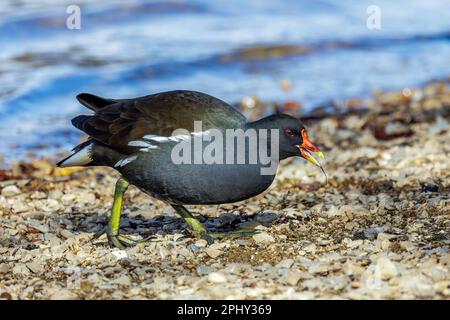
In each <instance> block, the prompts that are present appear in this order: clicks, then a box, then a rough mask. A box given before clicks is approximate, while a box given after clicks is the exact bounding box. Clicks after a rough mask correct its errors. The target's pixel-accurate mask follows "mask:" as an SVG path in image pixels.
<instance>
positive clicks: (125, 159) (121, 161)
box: [114, 156, 137, 168]
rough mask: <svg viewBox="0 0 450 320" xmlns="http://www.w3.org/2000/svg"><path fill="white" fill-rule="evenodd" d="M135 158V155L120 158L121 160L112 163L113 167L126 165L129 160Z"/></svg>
mask: <svg viewBox="0 0 450 320" xmlns="http://www.w3.org/2000/svg"><path fill="white" fill-rule="evenodd" d="M136 159H137V156H131V157H128V158H124V159H121V160H119V161H117V163H116V164H115V165H114V168H117V167H123V166H126V165H127V164H129V163H130V162H133V161H134V160H136Z"/></svg>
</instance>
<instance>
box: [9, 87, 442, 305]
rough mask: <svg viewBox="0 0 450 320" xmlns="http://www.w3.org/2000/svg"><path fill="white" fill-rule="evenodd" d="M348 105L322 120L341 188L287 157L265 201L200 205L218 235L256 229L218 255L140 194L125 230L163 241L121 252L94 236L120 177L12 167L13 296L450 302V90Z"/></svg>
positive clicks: (332, 173)
mask: <svg viewBox="0 0 450 320" xmlns="http://www.w3.org/2000/svg"><path fill="white" fill-rule="evenodd" d="M348 105H350V106H351V107H353V108H350V111H349V112H346V113H344V114H342V115H341V116H328V117H318V119H315V120H314V121H313V120H311V121H309V125H308V128H309V132H310V135H311V136H312V140H313V141H315V142H316V143H317V144H318V145H320V146H322V149H324V151H325V152H326V154H327V157H326V159H325V161H324V165H325V168H326V170H327V173H328V176H329V183H328V184H326V185H325V184H324V177H323V175H322V174H321V173H320V172H319V171H317V170H316V169H315V168H314V167H312V166H311V165H310V164H307V163H306V162H304V161H303V160H294V161H287V162H286V163H284V164H283V166H282V167H281V168H280V171H279V174H278V178H277V180H276V181H275V183H274V184H273V186H272V187H271V188H270V190H268V191H267V192H265V193H264V194H262V195H260V196H258V197H255V198H252V199H250V200H248V201H244V202H241V203H237V204H231V205H221V206H204V207H200V206H198V207H196V206H193V207H191V209H192V212H194V213H195V214H198V215H200V217H201V219H202V220H203V221H204V222H206V225H207V226H208V227H209V228H210V229H211V230H233V229H236V228H239V227H245V228H255V229H256V230H257V231H258V234H257V235H255V236H253V237H252V238H246V239H244V238H241V239H227V240H221V241H218V242H216V243H215V244H213V245H209V246H208V245H207V244H206V242H205V241H204V240H200V239H195V238H193V237H192V236H191V235H190V234H189V232H188V231H187V230H186V225H185V224H184V223H183V221H182V220H181V219H180V218H178V217H177V216H176V215H175V213H174V212H173V210H172V209H171V208H170V207H168V206H167V205H165V204H164V203H162V202H160V201H155V200H153V199H151V198H149V197H148V196H146V195H144V194H143V193H141V192H140V191H139V190H137V189H136V188H134V187H131V188H130V189H129V191H128V193H127V194H126V198H125V203H124V205H125V209H124V217H123V219H122V232H123V233H126V234H130V235H133V236H135V237H146V236H153V238H152V239H151V241H150V242H149V243H145V244H140V245H138V246H136V247H134V248H131V249H127V250H118V249H111V248H110V247H109V246H108V245H107V242H106V239H105V237H104V236H102V237H100V238H99V239H97V240H92V238H93V235H94V234H95V233H96V232H97V231H99V230H100V229H101V228H102V227H103V225H104V224H105V223H106V221H107V219H108V215H109V209H110V205H111V203H112V195H113V187H114V183H115V180H116V178H117V177H118V175H117V173H116V172H115V171H114V170H112V169H108V168H90V169H73V170H72V169H70V170H69V169H55V168H54V167H53V165H52V164H51V163H50V162H48V161H42V160H33V161H30V162H26V163H18V164H15V165H14V166H13V167H12V169H9V170H3V171H0V190H1V191H0V194H1V195H0V297H1V298H3V299H47V298H51V299H92V298H93V299H105V298H113V299H122V298H125V299H155V298H156V299H174V298H186V299H211V298H212V299H217V298H224V299H255V298H256V299H261V298H262V299H315V298H333V299H334V298H344V299H366V298H376V299H404V298H419V299H428V298H431V299H448V298H449V297H450V273H449V268H450V255H449V252H448V249H449V240H450V219H449V218H450V215H449V212H450V195H449V191H450V180H449V178H450V170H449V169H450V159H449V156H448V155H449V153H450V145H449V141H450V126H449V121H450V90H449V87H448V83H443V82H441V83H434V84H431V85H428V86H426V87H424V88H421V89H416V90H412V91H406V92H403V93H377V94H376V95H375V97H374V98H373V99H372V100H358V99H355V100H352V101H348ZM365 108H367V110H365ZM364 110H365V111H364Z"/></svg>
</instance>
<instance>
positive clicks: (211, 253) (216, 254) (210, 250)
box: [205, 248, 223, 259]
mask: <svg viewBox="0 0 450 320" xmlns="http://www.w3.org/2000/svg"><path fill="white" fill-rule="evenodd" d="M205 252H206V254H207V255H208V256H210V257H211V258H213V259H215V258H217V257H219V256H221V255H222V254H223V251H222V250H219V249H215V248H206V249H205Z"/></svg>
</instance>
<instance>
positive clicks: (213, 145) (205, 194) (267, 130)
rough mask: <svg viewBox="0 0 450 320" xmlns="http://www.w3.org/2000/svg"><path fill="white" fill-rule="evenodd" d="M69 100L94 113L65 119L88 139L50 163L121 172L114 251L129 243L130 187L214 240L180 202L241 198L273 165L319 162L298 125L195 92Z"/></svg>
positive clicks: (259, 188) (262, 185) (112, 225)
mask: <svg viewBox="0 0 450 320" xmlns="http://www.w3.org/2000/svg"><path fill="white" fill-rule="evenodd" d="M77 99H78V101H79V102H80V103H81V104H83V105H84V106H86V107H87V108H89V109H91V110H92V111H94V112H95V113H94V114H93V115H80V116H78V117H75V118H74V119H72V124H73V125H74V126H75V127H76V128H78V129H80V130H82V131H83V132H85V133H86V134H88V135H89V139H88V140H87V141H85V142H83V143H81V144H80V145H78V146H76V147H75V148H74V149H73V153H72V155H70V156H69V157H67V158H65V159H64V160H62V161H60V162H59V163H58V164H57V165H58V166H60V167H69V166H108V167H112V168H114V169H116V170H117V171H119V172H120V173H121V175H122V176H121V178H119V180H118V181H117V183H116V188H115V195H114V203H113V206H112V210H111V219H110V222H109V224H108V226H107V228H106V234H107V237H108V240H109V242H110V244H111V245H114V246H116V247H119V248H123V247H124V246H130V245H133V244H134V243H135V242H133V241H132V240H130V239H128V238H127V237H125V236H123V235H120V234H119V225H120V214H121V207H122V199H123V194H124V193H125V191H126V189H127V187H128V185H129V184H130V183H131V184H133V185H135V186H136V187H138V188H139V189H140V190H142V191H143V192H145V193H147V194H148V195H150V196H152V197H154V198H157V199H160V200H163V201H165V202H166V203H168V204H170V205H171V206H172V207H173V208H174V209H175V210H176V211H177V213H178V214H180V215H181V216H182V217H183V218H184V220H185V221H186V222H187V224H188V225H189V226H190V227H191V228H192V229H193V231H194V232H195V233H196V234H198V235H199V236H202V237H204V238H206V239H208V240H209V241H211V240H212V239H214V238H216V237H219V235H217V234H213V233H208V231H207V229H206V228H205V227H204V226H203V224H202V223H201V222H200V221H199V220H198V219H196V218H195V217H194V216H192V215H191V214H190V213H189V211H188V210H187V209H186V208H185V207H184V205H192V204H205V205H207V204H221V203H230V202H237V201H241V200H244V199H248V198H250V197H253V196H255V195H257V194H259V193H261V192H263V191H264V190H266V189H267V188H268V187H269V186H270V185H271V183H272V182H273V180H274V178H275V174H276V169H277V167H278V163H279V160H282V159H285V158H288V157H292V156H301V157H303V158H305V159H307V160H308V161H310V162H312V163H313V164H315V165H317V166H319V167H320V164H319V163H318V162H317V161H316V160H315V159H314V158H313V156H312V155H311V153H316V154H318V155H319V156H322V157H323V154H322V153H321V152H320V151H319V149H318V148H317V147H316V146H315V145H314V144H313V143H312V142H311V141H310V140H309V139H308V135H307V133H306V130H305V128H304V126H303V124H302V122H301V121H300V120H298V119H296V118H294V117H291V116H288V115H284V114H277V115H272V116H268V117H266V118H263V119H260V120H258V121H255V122H247V120H246V118H245V116H244V115H242V114H241V113H240V112H239V111H237V110H236V109H234V108H233V107H231V106H230V105H229V104H227V103H225V102H224V101H222V100H219V99H217V98H214V97H212V96H210V95H207V94H204V93H200V92H195V91H184V90H177V91H169V92H162V93H157V94H152V95H148V96H144V97H139V98H134V99H121V100H116V99H104V98H101V97H98V96H95V95H92V94H87V93H82V94H79V95H78V96H77ZM200 126H201V128H197V127H200ZM321 168H322V167H321Z"/></svg>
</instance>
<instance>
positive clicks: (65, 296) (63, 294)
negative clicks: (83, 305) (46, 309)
mask: <svg viewBox="0 0 450 320" xmlns="http://www.w3.org/2000/svg"><path fill="white" fill-rule="evenodd" d="M75 299H78V296H77V294H76V293H75V292H73V291H70V290H69V289H61V290H59V291H57V292H54V293H53V294H52V295H51V296H50V300H75Z"/></svg>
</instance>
